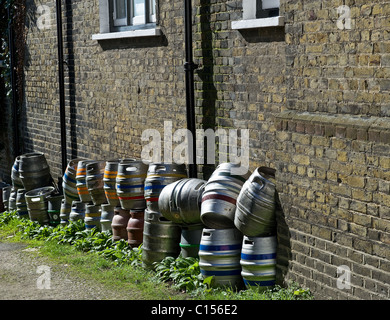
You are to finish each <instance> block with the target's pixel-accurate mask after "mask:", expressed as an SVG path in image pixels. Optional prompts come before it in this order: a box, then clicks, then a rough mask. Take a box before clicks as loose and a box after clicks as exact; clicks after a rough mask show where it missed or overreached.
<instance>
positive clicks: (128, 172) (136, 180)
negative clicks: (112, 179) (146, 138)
mask: <svg viewBox="0 0 390 320" xmlns="http://www.w3.org/2000/svg"><path fill="white" fill-rule="evenodd" d="M147 171H148V165H147V164H145V163H144V162H143V161H141V160H136V159H124V160H122V161H121V162H120V163H119V165H118V174H117V176H116V193H117V195H118V198H119V202H120V206H121V208H122V209H123V210H132V209H144V208H145V207H146V204H145V197H144V185H145V178H146V173H147Z"/></svg>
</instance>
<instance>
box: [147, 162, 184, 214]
mask: <svg viewBox="0 0 390 320" xmlns="http://www.w3.org/2000/svg"><path fill="white" fill-rule="evenodd" d="M183 178H187V170H186V166H185V164H175V163H164V162H156V163H151V164H149V168H148V172H147V177H146V180H145V193H144V195H145V200H146V207H147V208H148V210H149V211H153V212H159V208H158V199H159V196H160V193H161V191H162V189H164V187H165V186H167V185H168V184H170V183H173V182H175V181H178V180H180V179H183Z"/></svg>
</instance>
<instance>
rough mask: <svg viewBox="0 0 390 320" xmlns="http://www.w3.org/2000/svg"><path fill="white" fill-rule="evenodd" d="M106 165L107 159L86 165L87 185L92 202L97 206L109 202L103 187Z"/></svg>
mask: <svg viewBox="0 0 390 320" xmlns="http://www.w3.org/2000/svg"><path fill="white" fill-rule="evenodd" d="M105 167H106V162H105V161H94V162H89V163H87V165H86V169H87V171H86V172H87V173H86V177H85V181H86V185H87V188H88V192H89V195H90V196H91V199H92V202H93V204H94V205H95V206H98V205H101V204H103V203H106V202H107V199H106V194H105V193H104V188H103V185H104V183H103V175H104V168H105Z"/></svg>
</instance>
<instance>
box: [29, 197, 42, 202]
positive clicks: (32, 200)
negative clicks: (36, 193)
mask: <svg viewBox="0 0 390 320" xmlns="http://www.w3.org/2000/svg"><path fill="white" fill-rule="evenodd" d="M39 201H41V198H31V202H39Z"/></svg>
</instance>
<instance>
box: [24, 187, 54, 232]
mask: <svg viewBox="0 0 390 320" xmlns="http://www.w3.org/2000/svg"><path fill="white" fill-rule="evenodd" d="M54 190H55V188H54V187H52V186H47V187H42V188H37V189H33V190H30V191H28V192H26V194H25V198H26V203H27V209H28V215H29V217H30V220H31V221H37V222H38V223H39V224H41V225H43V224H49V222H50V218H49V215H48V213H47V209H48V203H47V202H48V200H47V198H48V197H49V196H50V195H51V194H52V193H53V192H54Z"/></svg>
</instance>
